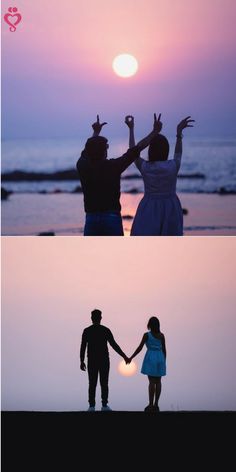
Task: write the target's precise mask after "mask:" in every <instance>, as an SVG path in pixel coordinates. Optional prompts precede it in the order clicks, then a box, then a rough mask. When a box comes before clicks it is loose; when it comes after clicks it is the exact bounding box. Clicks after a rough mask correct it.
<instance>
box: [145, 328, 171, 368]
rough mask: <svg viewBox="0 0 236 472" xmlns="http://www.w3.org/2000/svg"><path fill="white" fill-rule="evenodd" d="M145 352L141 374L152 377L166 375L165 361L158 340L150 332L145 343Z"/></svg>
mask: <svg viewBox="0 0 236 472" xmlns="http://www.w3.org/2000/svg"><path fill="white" fill-rule="evenodd" d="M146 347H147V351H146V354H145V356H144V359H143V363H142V367H141V373H142V374H145V375H151V376H152V377H162V376H163V375H166V360H165V356H164V353H163V351H162V343H161V340H160V339H157V338H155V336H153V334H152V333H151V332H149V333H148V338H147V341H146Z"/></svg>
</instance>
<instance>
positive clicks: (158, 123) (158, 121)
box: [153, 113, 162, 133]
mask: <svg viewBox="0 0 236 472" xmlns="http://www.w3.org/2000/svg"><path fill="white" fill-rule="evenodd" d="M161 129H162V122H161V113H159V115H158V118H157V115H156V113H154V123H153V131H157V132H158V133H160V131H161Z"/></svg>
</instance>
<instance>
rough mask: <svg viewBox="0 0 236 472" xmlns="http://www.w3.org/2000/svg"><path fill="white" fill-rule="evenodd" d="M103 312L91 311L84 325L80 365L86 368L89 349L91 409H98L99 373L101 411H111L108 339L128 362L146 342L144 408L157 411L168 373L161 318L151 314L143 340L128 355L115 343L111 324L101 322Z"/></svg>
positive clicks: (143, 365)
mask: <svg viewBox="0 0 236 472" xmlns="http://www.w3.org/2000/svg"><path fill="white" fill-rule="evenodd" d="M101 319H102V312H101V310H98V309H95V310H93V311H92V312H91V320H92V324H91V325H90V326H88V327H87V328H85V329H84V331H83V334H82V340H81V346H80V368H81V370H83V371H85V370H86V364H85V362H84V359H85V352H86V349H87V369H88V380H89V388H88V401H89V408H88V411H90V412H93V411H95V404H96V387H97V381H98V375H99V380H100V385H101V400H102V407H101V411H111V408H110V407H109V406H108V394H109V388H108V378H109V370H110V361H109V351H108V343H109V344H110V346H111V347H112V348H113V349H114V350H115V351H116V352H117V353H118V354H119V355H120V356H121V357H123V359H124V360H125V362H126V364H129V363H130V362H131V361H132V359H133V358H134V357H135V356H136V355H137V354H138V353H139V352H140V351H141V350H142V348H143V346H144V344H145V345H146V348H147V351H146V353H145V356H144V359H143V362H142V367H141V373H142V374H144V375H147V376H148V380H149V386H148V396H149V403H148V405H147V406H146V407H145V409H144V411H147V412H158V411H159V405H158V401H159V398H160V394H161V377H162V376H164V375H166V344H165V336H164V334H163V333H161V331H160V322H159V320H158V318H156V317H155V316H152V317H151V318H150V319H149V321H148V324H147V329H148V332H146V333H144V335H143V337H142V340H141V342H140V344H139V346H138V347H137V349H136V350H135V351H134V353H133V354H132V356H131V357H127V356H126V354H125V353H124V352H123V351H122V349H121V348H120V346H119V345H118V344H117V343H116V341H115V339H114V337H113V334H112V332H111V330H110V329H109V328H107V327H106V326H103V325H101Z"/></svg>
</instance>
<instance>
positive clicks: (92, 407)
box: [87, 406, 95, 412]
mask: <svg viewBox="0 0 236 472" xmlns="http://www.w3.org/2000/svg"><path fill="white" fill-rule="evenodd" d="M87 411H90V412H92V411H95V406H90V407H89V408H88V409H87Z"/></svg>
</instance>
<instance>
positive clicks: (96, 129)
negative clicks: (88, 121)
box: [92, 115, 107, 136]
mask: <svg viewBox="0 0 236 472" xmlns="http://www.w3.org/2000/svg"><path fill="white" fill-rule="evenodd" d="M104 125H107V122H106V121H104V123H100V121H99V115H97V121H95V123H93V124H92V128H93V131H94V135H95V136H98V135H99V133H100V131H101V129H102V127H103V126H104Z"/></svg>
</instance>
